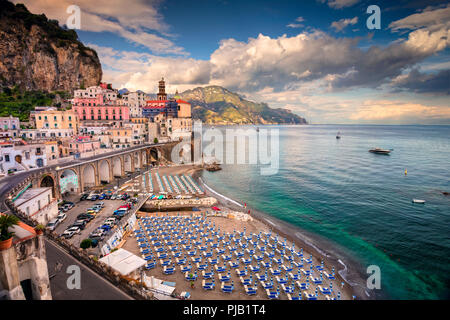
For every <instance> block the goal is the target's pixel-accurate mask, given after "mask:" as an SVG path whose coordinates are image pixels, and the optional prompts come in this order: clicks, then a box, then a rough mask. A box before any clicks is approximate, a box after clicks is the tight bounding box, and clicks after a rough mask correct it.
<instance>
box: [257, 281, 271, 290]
mask: <svg viewBox="0 0 450 320" xmlns="http://www.w3.org/2000/svg"><path fill="white" fill-rule="evenodd" d="M260 284H261V287H263V288H264V289H265V290H267V289H272V288H273V282H272V281H270V282H269V281H260Z"/></svg>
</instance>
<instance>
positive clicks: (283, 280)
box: [275, 276, 288, 284]
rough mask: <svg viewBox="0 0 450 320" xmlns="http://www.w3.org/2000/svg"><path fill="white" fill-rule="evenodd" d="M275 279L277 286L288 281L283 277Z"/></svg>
mask: <svg viewBox="0 0 450 320" xmlns="http://www.w3.org/2000/svg"><path fill="white" fill-rule="evenodd" d="M275 279H277V282H278V283H279V284H286V283H287V281H288V279H287V277H284V278H283V277H279V276H276V277H275Z"/></svg>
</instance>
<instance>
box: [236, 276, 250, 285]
mask: <svg viewBox="0 0 450 320" xmlns="http://www.w3.org/2000/svg"><path fill="white" fill-rule="evenodd" d="M239 280H241V283H242V284H243V285H244V286H249V285H251V284H252V282H253V279H252V278H251V277H250V278H243V277H239Z"/></svg>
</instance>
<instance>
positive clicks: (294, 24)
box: [287, 17, 305, 28]
mask: <svg viewBox="0 0 450 320" xmlns="http://www.w3.org/2000/svg"><path fill="white" fill-rule="evenodd" d="M303 21H305V19H304V18H303V17H298V18H297V19H295V23H290V24H288V25H287V27H289V28H302V27H304V25H303V24H302V23H299V22H303Z"/></svg>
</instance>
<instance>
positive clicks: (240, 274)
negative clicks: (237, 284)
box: [236, 269, 247, 277]
mask: <svg viewBox="0 0 450 320" xmlns="http://www.w3.org/2000/svg"><path fill="white" fill-rule="evenodd" d="M236 274H237V275H238V277H245V276H246V275H247V269H242V270H239V269H238V270H236Z"/></svg>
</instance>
